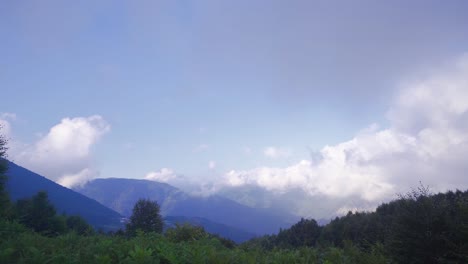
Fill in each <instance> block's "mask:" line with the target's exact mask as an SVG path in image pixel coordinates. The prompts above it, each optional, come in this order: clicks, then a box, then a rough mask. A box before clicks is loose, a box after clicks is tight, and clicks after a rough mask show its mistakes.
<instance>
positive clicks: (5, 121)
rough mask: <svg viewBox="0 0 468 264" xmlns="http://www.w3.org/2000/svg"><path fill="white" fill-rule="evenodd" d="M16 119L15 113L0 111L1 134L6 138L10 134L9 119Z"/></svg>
mask: <svg viewBox="0 0 468 264" xmlns="http://www.w3.org/2000/svg"><path fill="white" fill-rule="evenodd" d="M14 120H16V114H13V113H0V127H1V131H0V132H1V133H2V135H3V136H4V137H5V138H6V139H8V138H9V137H10V136H11V132H12V131H11V124H10V122H11V121H14Z"/></svg>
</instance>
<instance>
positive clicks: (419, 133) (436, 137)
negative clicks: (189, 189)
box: [224, 56, 468, 203]
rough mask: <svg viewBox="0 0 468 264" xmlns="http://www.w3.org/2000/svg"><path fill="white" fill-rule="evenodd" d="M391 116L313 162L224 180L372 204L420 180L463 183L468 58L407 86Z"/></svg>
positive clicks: (270, 151)
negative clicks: (382, 126) (385, 125)
mask: <svg viewBox="0 0 468 264" xmlns="http://www.w3.org/2000/svg"><path fill="white" fill-rule="evenodd" d="M388 118H389V121H390V126H389V128H387V129H379V128H378V126H376V125H375V124H374V125H371V126H370V127H369V128H366V129H364V130H363V131H361V132H360V133H358V134H357V135H356V136H355V137H354V138H353V139H351V140H349V141H346V142H343V143H340V144H337V145H334V146H325V147H324V148H322V150H321V151H320V152H319V159H317V160H315V159H314V161H309V160H302V161H300V162H299V163H297V164H294V165H291V166H289V167H286V168H270V167H262V168H255V169H252V170H246V171H235V170H233V171H230V172H228V173H226V174H225V178H224V180H225V184H226V185H228V186H243V185H257V186H260V187H262V188H265V189H267V190H270V191H276V192H285V191H287V190H291V189H294V188H300V189H302V190H304V191H306V192H307V193H308V194H309V195H311V196H315V195H325V196H326V197H330V198H346V197H358V198H359V199H363V200H364V201H367V202H374V203H378V202H380V201H382V200H383V199H388V198H391V197H393V196H394V195H395V193H396V192H404V191H405V190H407V189H408V188H409V187H413V186H416V185H417V184H418V182H419V181H422V182H423V183H424V184H427V185H430V186H432V188H433V189H434V190H437V191H443V190H446V189H448V188H452V189H453V188H467V187H468V178H467V177H466V171H468V163H467V162H466V157H467V156H468V56H464V57H463V58H461V59H460V61H458V62H457V63H456V65H455V66H453V67H452V68H450V69H444V70H443V71H442V72H440V73H438V74H435V75H431V76H426V78H423V79H422V80H419V81H417V82H412V83H409V84H406V85H405V86H404V87H403V89H402V90H401V92H400V94H399V96H398V97H397V98H396V100H395V102H394V103H393V106H392V107H391V109H390V110H389V112H388ZM280 153H281V151H279V150H278V149H276V148H274V147H269V148H267V149H265V152H264V154H265V155H266V156H268V157H272V158H274V157H279V156H281V155H280Z"/></svg>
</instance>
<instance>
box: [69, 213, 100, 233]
mask: <svg viewBox="0 0 468 264" xmlns="http://www.w3.org/2000/svg"><path fill="white" fill-rule="evenodd" d="M66 225H67V228H68V230H70V231H74V232H76V233H77V234H78V235H90V234H92V233H93V232H94V230H93V228H92V227H91V226H90V225H89V224H88V223H87V222H86V220H84V219H83V218H82V217H81V216H79V215H72V216H69V217H67V219H66Z"/></svg>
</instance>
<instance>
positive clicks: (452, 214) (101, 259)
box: [0, 189, 468, 264]
mask: <svg viewBox="0 0 468 264" xmlns="http://www.w3.org/2000/svg"><path fill="white" fill-rule="evenodd" d="M35 199H37V201H36V203H37V204H38V205H41V206H40V208H43V210H44V211H46V212H48V213H45V214H46V215H48V216H49V218H48V219H49V222H48V223H47V226H48V228H50V229H60V228H58V227H57V226H63V225H65V226H66V228H67V229H68V230H69V231H72V232H68V233H67V232H66V230H65V231H63V232H62V231H60V232H62V233H60V232H59V233H58V235H56V236H51V235H50V230H49V231H47V232H34V231H33V229H28V228H26V227H25V226H24V225H22V224H20V223H18V222H16V221H10V220H0V263H60V264H62V263H317V264H322V263H343V264H351V263H360V264H388V263H468V191H466V192H461V191H457V192H448V193H445V194H437V195H431V194H429V193H428V192H427V190H426V189H418V190H416V191H413V192H411V193H410V194H407V195H405V196H401V197H400V198H399V199H398V200H395V201H392V202H390V203H388V204H383V205H381V206H379V207H378V208H377V210H376V212H373V213H349V214H347V215H346V216H343V217H339V218H336V219H335V220H333V221H332V222H331V223H330V224H328V225H327V226H325V227H319V226H318V225H317V223H316V221H315V220H313V219H310V220H306V219H301V221H299V222H298V223H296V224H295V225H293V226H291V228H289V229H286V230H281V231H280V232H279V234H277V235H271V236H264V237H261V238H256V239H253V240H251V241H248V242H246V243H244V244H241V245H238V246H236V245H235V244H231V245H230V246H226V241H223V239H221V238H219V237H217V236H215V235H211V234H209V233H207V232H205V230H203V228H201V227H197V226H191V225H188V224H183V225H176V227H175V228H170V229H168V230H167V231H166V233H165V234H164V235H162V234H159V233H156V232H144V231H143V230H142V229H139V230H136V231H135V235H134V236H131V237H126V236H123V235H104V234H96V233H92V232H91V233H87V232H86V230H87V224H86V223H85V222H84V221H83V220H82V219H81V218H79V217H76V216H72V217H66V216H57V215H55V211H54V210H51V209H50V207H48V206H47V203H45V204H44V201H45V200H46V199H44V197H43V195H42V194H41V195H39V194H38V195H37V196H35V197H34V198H32V199H30V200H28V201H26V202H25V203H26V204H25V205H23V206H25V207H26V208H27V207H28V206H31V208H32V207H34V206H33V204H34V200H35ZM31 208H30V209H31ZM33 211H34V210H33ZM52 211H53V212H54V214H52V213H51V212H52ZM20 220H21V218H20ZM34 230H35V229H34Z"/></svg>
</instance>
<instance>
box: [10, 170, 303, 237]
mask: <svg viewBox="0 0 468 264" xmlns="http://www.w3.org/2000/svg"><path fill="white" fill-rule="evenodd" d="M8 165H9V169H8V172H7V176H8V181H7V184H6V187H7V190H8V192H9V194H10V197H11V199H12V200H14V201H15V200H18V199H25V198H30V197H32V196H34V195H35V194H36V193H37V192H39V191H46V192H47V193H48V197H49V200H50V202H51V203H52V204H53V205H54V206H55V207H56V209H57V212H58V213H65V214H67V215H80V216H82V217H83V218H84V219H85V220H86V221H87V222H88V223H90V224H91V225H92V226H94V227H95V228H96V229H98V230H99V229H100V230H103V231H116V230H117V229H119V228H123V227H124V221H125V218H128V217H129V216H130V215H131V213H132V208H133V206H134V204H135V203H136V201H137V200H138V199H140V198H147V199H151V200H155V201H157V202H158V204H159V205H160V207H161V214H162V215H163V217H164V221H165V223H166V225H167V227H172V226H174V225H175V224H176V223H190V224H193V225H197V226H202V227H204V228H205V230H206V231H208V232H210V233H213V234H218V235H220V236H222V237H226V238H229V239H232V240H234V241H236V242H243V241H246V240H248V239H250V238H253V237H255V236H260V235H264V234H271V233H276V232H278V230H279V229H280V228H287V227H289V226H290V225H291V223H294V221H296V220H297V217H295V216H292V215H288V214H284V213H283V212H278V211H274V210H270V209H267V208H260V209H259V208H252V207H249V206H246V205H243V204H240V203H238V202H235V201H233V200H230V199H228V198H225V197H221V196H217V195H213V196H208V197H201V196H193V195H190V194H187V193H185V192H183V191H181V190H180V189H178V188H175V187H173V186H171V185H169V184H166V183H160V182H155V181H149V180H137V179H121V178H108V179H95V180H92V181H90V182H88V183H86V184H85V185H83V186H81V187H77V188H75V189H73V190H72V189H68V188H65V187H63V186H61V185H59V184H57V183H55V182H53V181H51V180H49V179H47V178H46V177H43V176H41V175H39V174H37V173H34V172H32V171H30V170H28V169H25V168H23V167H21V166H18V165H16V164H15V163H13V162H8Z"/></svg>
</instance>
